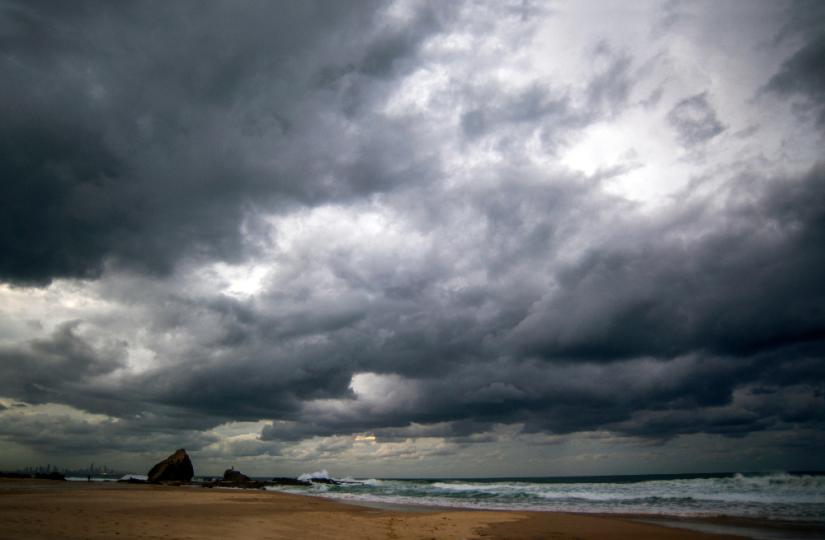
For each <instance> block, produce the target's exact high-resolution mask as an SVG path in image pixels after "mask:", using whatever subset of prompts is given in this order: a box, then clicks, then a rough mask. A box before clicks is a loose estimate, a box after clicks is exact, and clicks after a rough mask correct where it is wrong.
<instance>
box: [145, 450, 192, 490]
mask: <svg viewBox="0 0 825 540" xmlns="http://www.w3.org/2000/svg"><path fill="white" fill-rule="evenodd" d="M194 475H195V469H193V468H192V461H191V460H190V459H189V454H187V453H186V450H184V449H183V448H181V449H180V450H176V451H175V453H174V454H172V455H171V456H169V457H168V458H166V459H164V460H163V461H161V462H160V463H158V464H157V465H155V466H154V467H152V468H151V469H150V470H149V474H148V475H147V476H148V477H149V482H189V481H190V480H192V477H193V476H194Z"/></svg>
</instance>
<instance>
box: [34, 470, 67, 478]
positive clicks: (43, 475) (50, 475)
mask: <svg viewBox="0 0 825 540" xmlns="http://www.w3.org/2000/svg"><path fill="white" fill-rule="evenodd" d="M34 477H35V478H37V479H38V480H66V477H65V476H63V475H62V474H60V473H59V472H57V471H54V472H50V473H37V474H35V475H34Z"/></svg>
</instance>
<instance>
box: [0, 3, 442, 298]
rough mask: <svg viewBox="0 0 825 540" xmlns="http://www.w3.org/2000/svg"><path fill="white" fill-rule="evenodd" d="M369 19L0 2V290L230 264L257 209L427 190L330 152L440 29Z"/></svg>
mask: <svg viewBox="0 0 825 540" xmlns="http://www.w3.org/2000/svg"><path fill="white" fill-rule="evenodd" d="M373 8H374V6H372V5H371V4H369V3H367V2H360V3H358V4H345V3H338V2H320V3H315V2H286V3H280V4H278V5H273V4H267V3H255V2H251V3H242V4H236V5H233V6H228V5H211V6H203V5H201V4H198V3H186V2H184V3H176V4H168V5H158V4H154V3H133V4H129V5H123V4H121V5H114V4H106V3H91V2H80V3H75V4H73V5H72V6H61V5H57V4H43V3H35V4H32V3H27V2H21V3H17V2H10V3H6V4H4V6H3V8H2V11H0V17H2V26H0V28H2V30H0V32H1V33H0V50H2V51H3V54H2V60H1V61H0V62H2V68H0V69H2V71H3V73H4V83H3V85H2V89H0V107H2V114H3V118H4V121H3V123H2V127H0V154H2V155H3V158H2V162H0V178H1V179H2V183H3V197H2V203H0V204H2V207H0V209H1V210H2V211H1V212H0V215H2V218H0V219H1V220H2V221H0V225H1V226H2V227H0V228H1V229H2V232H0V249H2V251H3V252H4V254H5V256H4V257H3V258H2V262H0V279H3V280H5V281H10V282H13V283H21V284H26V283H34V284H46V283H48V282H49V281H50V280H51V279H52V278H54V277H94V276H97V275H99V274H100V272H101V271H102V268H103V266H104V264H107V262H111V263H114V264H120V265H125V266H127V267H131V268H136V269H138V270H141V271H150V272H154V273H168V272H169V271H170V269H171V268H172V267H173V266H174V265H175V263H176V261H177V260H178V259H179V258H180V257H183V256H196V257H218V258H224V259H228V260H236V259H238V258H239V257H240V256H241V255H242V253H243V250H244V247H245V246H244V241H243V237H242V236H241V234H240V228H241V225H242V224H243V221H244V219H245V218H247V217H249V215H250V212H253V211H254V210H255V209H256V208H260V207H261V206H262V205H266V207H267V208H270V209H271V208H277V207H279V206H289V205H295V204H314V203H317V202H323V201H325V200H329V199H330V198H332V197H335V198H338V199H341V198H346V197H357V196H361V195H363V194H368V193H371V192H376V191H382V190H386V189H390V188H391V187H392V183H393V182H395V181H403V180H404V174H405V173H404V170H405V169H406V170H409V173H408V174H416V175H419V176H421V177H425V176H426V174H427V171H425V170H424V169H425V167H424V166H423V165H422V164H420V163H406V162H405V156H404V155H399V154H398V153H397V152H395V153H394V148H396V147H395V146H393V147H388V146H387V143H386V137H385V136H384V135H383V134H382V135H378V136H376V135H371V134H370V132H369V130H365V131H364V134H365V137H364V138H363V139H360V138H354V139H353V138H348V139H344V138H330V137H327V136H326V135H327V133H328V132H329V131H330V130H332V131H335V130H340V129H341V128H343V127H344V126H345V125H346V124H347V122H348V121H349V120H347V116H346V114H345V113H344V111H345V109H347V108H348V109H349V110H350V112H349V113H348V114H350V115H352V114H359V113H358V112H357V111H358V110H359V107H360V103H363V102H364V101H369V100H371V99H373V95H372V94H371V93H370V92H371V91H372V90H371V89H370V88H369V86H368V83H367V82H365V81H368V80H369V79H370V78H374V77H387V76H388V75H390V74H392V73H393V72H394V70H397V69H403V66H402V63H403V61H404V59H405V57H407V56H409V55H411V54H414V53H415V50H416V47H417V44H418V43H419V42H420V40H422V39H423V38H424V37H425V36H426V35H427V34H428V32H430V31H431V30H432V29H434V28H435V27H436V25H437V20H436V16H435V14H434V13H431V12H430V11H428V10H427V9H422V10H420V11H419V13H418V14H417V15H416V18H415V19H414V20H413V21H412V22H411V23H409V24H407V25H404V26H403V27H402V28H401V29H400V30H393V29H392V27H391V26H389V25H386V24H384V23H383V22H382V21H381V12H380V10H375V9H373ZM193 13H197V17H192V14H193ZM329 73H337V74H338V75H336V76H335V77H333V78H332V79H330V78H329V77H328V76H327V75H325V74H329ZM379 91H380V89H379ZM325 123H327V125H324V124H325ZM375 125H376V126H377V127H376V129H379V128H382V127H383V126H381V122H380V120H378V119H376V120H375ZM397 128H398V126H395V127H388V130H394V131H398V129H397ZM345 154H346V157H343V156H344V155H345ZM366 154H381V155H386V156H387V159H388V161H387V162H380V161H370V160H366V159H365V158H364V155H366ZM428 163H431V162H428ZM430 166H432V165H430ZM388 168H389V170H388ZM399 172H400V173H399ZM331 178H334V180H333V181H331V180H330V179H331Z"/></svg>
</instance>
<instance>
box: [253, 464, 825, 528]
mask: <svg viewBox="0 0 825 540" xmlns="http://www.w3.org/2000/svg"><path fill="white" fill-rule="evenodd" d="M324 473H325V471H324ZM318 474H319V473H314V474H312V475H306V476H307V477H310V476H316V477H317V475H318ZM343 480H345V481H353V483H343V484H340V485H329V484H320V483H319V484H314V485H312V486H308V487H296V486H283V487H281V486H275V487H271V488H269V489H273V490H277V491H285V492H290V493H301V494H306V495H320V496H323V497H328V498H332V499H340V500H345V501H350V502H362V503H389V504H404V505H426V506H449V507H459V508H474V509H497V510H517V509H520V510H537V511H557V512H583V513H616V514H643V515H667V516H682V517H712V516H727V517H740V518H755V519H767V520H782V521H796V522H800V521H808V522H822V521H825V474H823V473H771V474H765V473H745V474H742V473H719V474H685V475H638V476H587V477H549V478H473V479H415V480H413V479H375V478H366V479H355V478H345V479H343Z"/></svg>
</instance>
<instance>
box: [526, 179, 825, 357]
mask: <svg viewBox="0 0 825 540" xmlns="http://www.w3.org/2000/svg"><path fill="white" fill-rule="evenodd" d="M823 201H825V168H823V166H822V165H819V166H817V167H815V168H814V169H813V170H811V171H810V172H809V173H808V174H807V175H805V177H804V178H801V179H798V180H792V181H787V182H777V183H775V184H773V186H772V188H771V189H769V190H768V191H767V192H766V193H765V194H764V195H763V198H762V199H761V200H759V201H758V202H755V203H752V204H747V205H744V206H742V207H738V208H733V209H731V210H732V211H731V213H730V215H729V216H730V217H729V219H730V225H729V226H727V227H722V228H720V229H719V230H717V231H716V232H715V233H713V234H705V235H702V236H700V237H699V238H698V239H697V240H695V241H690V240H688V241H685V240H684V239H683V238H680V237H679V235H678V233H677V230H681V229H682V226H683V225H682V223H681V219H682V218H683V216H680V217H678V218H677V220H675V221H674V222H673V223H672V224H671V225H670V227H672V228H668V226H667V225H666V226H665V228H664V229H663V230H660V232H659V234H658V235H656V236H655V237H643V238H636V239H634V241H633V242H632V243H629V244H628V245H625V246H616V247H612V248H608V249H599V250H595V251H592V252H590V253H588V254H587V255H586V256H584V257H582V259H581V260H580V261H578V262H577V263H576V264H574V265H572V266H571V267H568V268H565V269H563V270H562V271H561V272H559V274H558V279H559V284H560V291H561V292H560V294H554V295H552V296H550V297H548V298H546V299H545V300H544V301H542V302H538V303H537V304H536V305H535V307H534V309H533V313H531V314H530V316H528V317H527V318H526V319H525V320H524V321H523V322H522V323H521V324H520V326H519V328H517V329H516V331H515V334H514V335H515V339H516V340H517V341H518V342H519V343H521V344H524V345H527V346H528V349H527V351H529V352H530V353H532V354H537V355H540V356H544V357H547V358H564V357H587V358H595V359H599V358H601V359H605V360H611V359H616V358H623V357H633V356H642V355H653V356H676V355H679V354H685V353H687V352H690V351H698V350H705V351H708V352H712V353H715V354H727V355H734V356H746V355H749V354H754V353H756V352H759V351H762V350H765V349H771V348H775V347H782V346H785V345H793V344H795V343H799V342H806V341H819V340H821V339H823V338H825V324H823V312H822V305H823V301H825V287H823V284H822V282H821V280H820V279H819V276H818V268H820V267H821V265H822V264H825V250H824V249H823V247H822V246H823V242H822V240H823V235H825V213H823V210H822V209H823V208H825V206H823ZM704 204H705V203H704V201H696V203H695V204H694V205H691V204H687V205H686V206H685V211H686V216H684V217H688V218H690V219H696V218H698V217H700V215H701V214H702V213H704V212H705V210H704V209H703V205H704ZM691 214H692V216H691Z"/></svg>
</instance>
